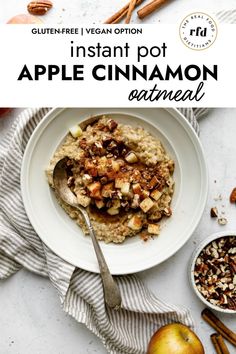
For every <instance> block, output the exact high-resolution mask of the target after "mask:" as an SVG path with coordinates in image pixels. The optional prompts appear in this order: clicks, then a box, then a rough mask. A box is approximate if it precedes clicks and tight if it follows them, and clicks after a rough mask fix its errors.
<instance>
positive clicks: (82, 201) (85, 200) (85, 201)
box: [77, 194, 91, 208]
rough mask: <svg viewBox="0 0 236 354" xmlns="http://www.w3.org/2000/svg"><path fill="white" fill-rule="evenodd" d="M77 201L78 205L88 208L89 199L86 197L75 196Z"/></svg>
mask: <svg viewBox="0 0 236 354" xmlns="http://www.w3.org/2000/svg"><path fill="white" fill-rule="evenodd" d="M77 201H78V203H79V204H80V205H82V206H83V207H84V208H86V207H87V206H89V204H90V202H91V198H89V197H87V196H86V195H82V194H77Z"/></svg>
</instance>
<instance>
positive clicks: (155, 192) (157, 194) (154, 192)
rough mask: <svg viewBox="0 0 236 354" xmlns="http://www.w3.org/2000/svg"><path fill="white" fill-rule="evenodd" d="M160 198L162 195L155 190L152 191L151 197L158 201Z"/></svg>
mask: <svg viewBox="0 0 236 354" xmlns="http://www.w3.org/2000/svg"><path fill="white" fill-rule="evenodd" d="M161 196H162V193H161V192H160V191H158V190H157V189H154V191H152V193H151V197H152V198H153V199H155V200H158V199H160V198H161Z"/></svg>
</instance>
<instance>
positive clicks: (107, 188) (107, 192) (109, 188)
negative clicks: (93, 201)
mask: <svg viewBox="0 0 236 354" xmlns="http://www.w3.org/2000/svg"><path fill="white" fill-rule="evenodd" d="M113 190H114V185H113V183H108V184H105V185H104V186H103V187H102V192H101V194H102V196H103V197H104V198H111V196H112V192H113Z"/></svg>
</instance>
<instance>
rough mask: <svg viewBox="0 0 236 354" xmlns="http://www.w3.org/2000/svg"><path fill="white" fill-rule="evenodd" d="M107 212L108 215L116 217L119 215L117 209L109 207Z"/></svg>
mask: <svg viewBox="0 0 236 354" xmlns="http://www.w3.org/2000/svg"><path fill="white" fill-rule="evenodd" d="M107 212H108V214H109V215H117V214H119V209H117V208H113V207H111V208H109V209H107Z"/></svg>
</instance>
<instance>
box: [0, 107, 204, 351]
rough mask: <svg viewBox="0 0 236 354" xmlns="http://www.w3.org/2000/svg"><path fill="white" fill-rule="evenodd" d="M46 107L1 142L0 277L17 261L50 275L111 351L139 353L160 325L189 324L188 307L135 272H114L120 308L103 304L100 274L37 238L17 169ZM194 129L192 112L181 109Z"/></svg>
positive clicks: (29, 113)
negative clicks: (160, 295)
mask: <svg viewBox="0 0 236 354" xmlns="http://www.w3.org/2000/svg"><path fill="white" fill-rule="evenodd" d="M48 111H49V109H45V108H41V109H27V110H25V111H23V113H22V114H21V115H20V116H19V117H18V119H17V120H16V121H15V123H14V125H13V126H12V129H11V130H10V132H9V134H8V136H7V137H6V138H5V140H4V141H3V142H1V144H0V279H4V278H7V277H9V276H10V275H12V274H14V273H15V272H16V271H18V270H19V269H20V268H21V267H24V268H27V269H28V270H30V271H32V272H35V273H37V274H40V275H43V276H47V277H49V278H50V280H51V282H52V283H53V285H54V286H55V287H56V288H57V290H58V294H59V296H60V299H61V303H62V307H63V309H64V310H65V311H66V312H67V313H69V314H70V315H72V316H73V317H74V318H75V319H76V320H77V321H79V322H81V323H84V324H85V325H86V326H87V327H88V328H89V329H90V330H91V331H92V332H93V333H95V334H96V335H97V336H98V337H99V338H100V339H101V340H102V342H103V344H104V346H105V347H106V349H107V350H108V352H109V353H112V354H121V353H122V354H123V353H127V354H128V353H129V354H131V353H133V354H143V353H145V351H146V348H147V343H148V340H149V339H150V337H151V335H152V334H153V333H154V332H155V330H157V328H159V327H160V326H162V325H164V324H167V323H171V322H182V323H184V324H186V325H188V326H191V327H193V321H192V318H191V316H190V314H189V312H188V310H186V309H184V308H181V307H177V306H174V305H170V304H167V303H164V302H162V301H161V300H159V299H157V298H156V297H155V296H154V295H153V294H152V293H151V292H150V291H149V290H148V289H147V288H146V287H145V285H144V284H143V283H142V282H141V281H140V280H139V279H138V277H136V276H135V275H129V276H120V277H116V280H117V283H118V285H119V287H120V290H121V294H122V309H121V310H120V311H114V310H111V309H108V308H106V307H105V304H104V299H103V288H102V283H101V279H100V276H99V275H98V274H93V273H89V272H87V271H84V270H82V269H78V268H75V267H74V266H72V265H71V264H68V263H67V262H65V261H64V260H62V259H61V258H59V257H58V256H57V255H55V254H54V253H53V252H52V251H51V250H50V249H48V248H47V246H46V245H44V244H43V243H42V241H41V240H40V239H39V237H38V235H37V234H36V233H35V231H34V229H33V228H32V226H31V224H30V222H29V220H28V217H27V215H26V213H25V210H24V206H23V203H22V198H21V191H20V169H21V162H22V157H23V154H24V150H25V147H26V145H27V142H28V140H29V138H30V136H31V134H32V132H33V131H34V129H35V127H36V126H37V124H38V123H39V122H40V121H41V119H42V118H43V117H44V115H45V114H46V113H47V112H48ZM181 111H182V113H183V114H184V115H185V116H186V118H187V119H188V120H189V121H190V123H191V124H192V125H193V126H194V128H195V129H196V131H197V132H199V127H198V123H197V121H196V118H195V117H196V114H197V115H198V116H199V115H201V114H203V113H204V112H205V110H202V109H198V110H196V111H193V110H192V109H189V108H188V109H181Z"/></svg>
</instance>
